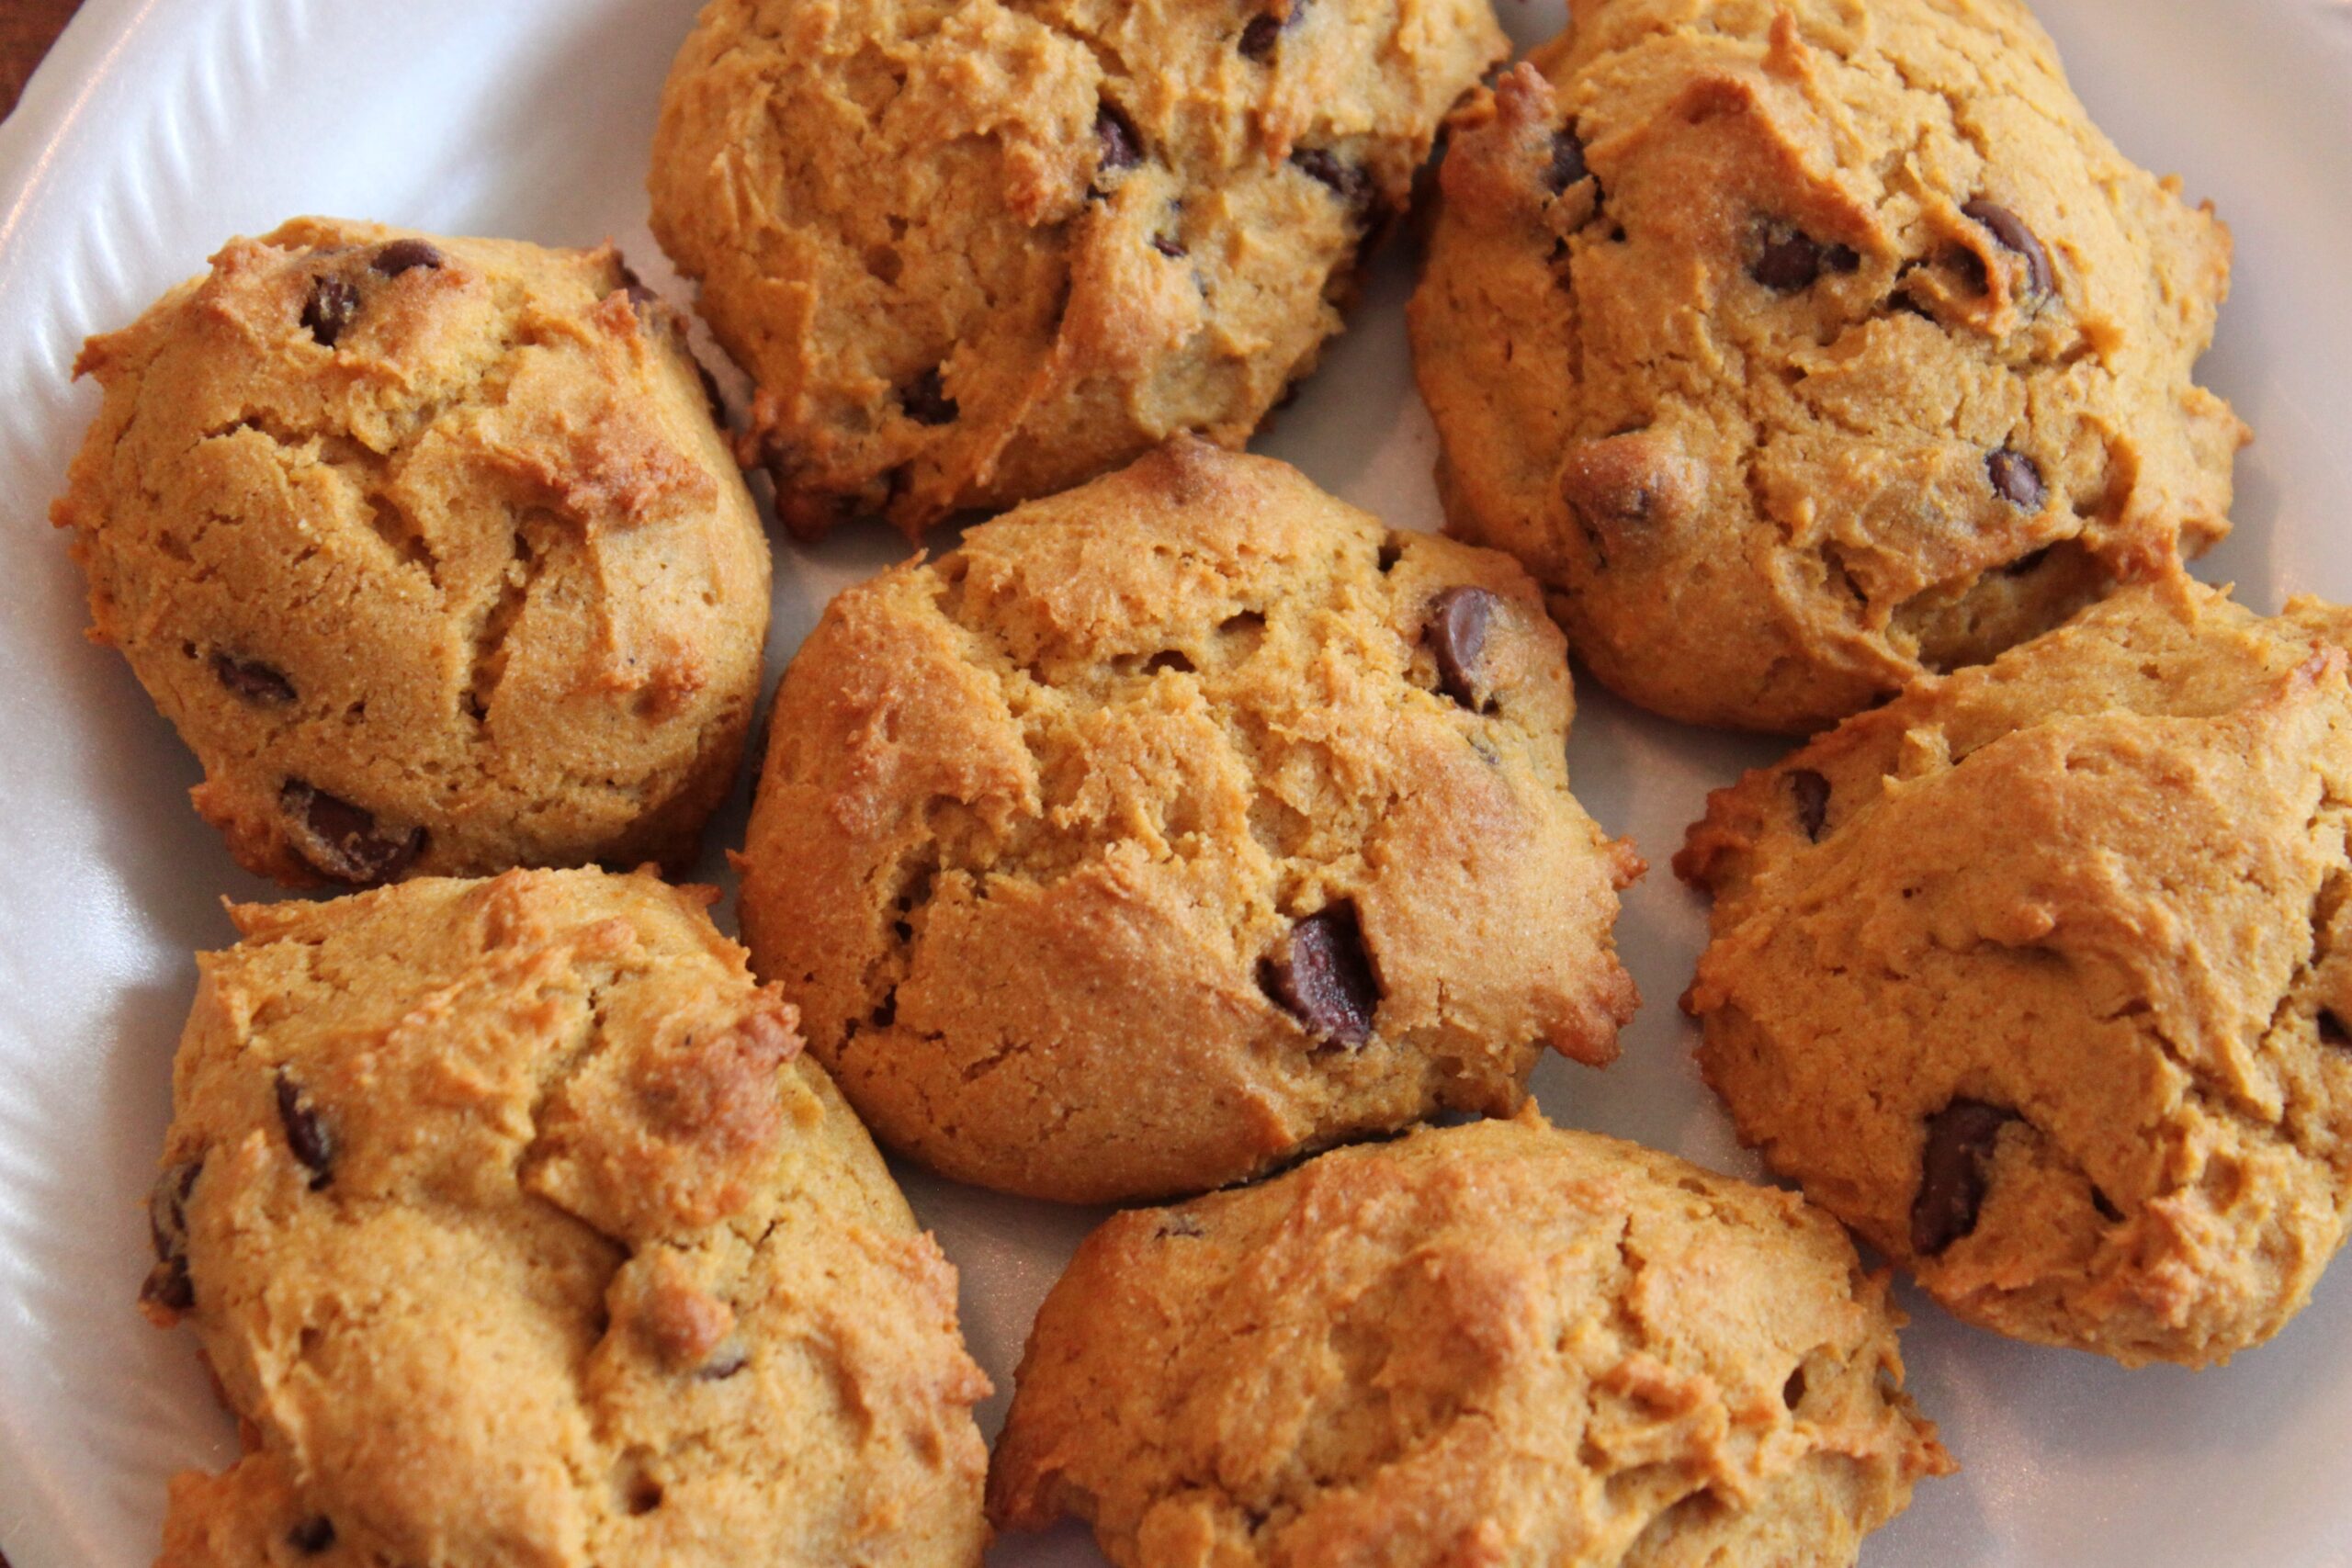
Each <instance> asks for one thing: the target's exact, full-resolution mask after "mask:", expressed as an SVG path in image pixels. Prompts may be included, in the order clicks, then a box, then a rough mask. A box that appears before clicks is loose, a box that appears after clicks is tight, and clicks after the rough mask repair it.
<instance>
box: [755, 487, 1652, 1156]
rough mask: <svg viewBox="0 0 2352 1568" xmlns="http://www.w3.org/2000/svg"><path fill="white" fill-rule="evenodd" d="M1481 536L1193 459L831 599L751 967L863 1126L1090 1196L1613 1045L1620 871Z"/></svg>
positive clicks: (1503, 1083)
mask: <svg viewBox="0 0 2352 1568" xmlns="http://www.w3.org/2000/svg"><path fill="white" fill-rule="evenodd" d="M1571 706H1572V704H1571V700H1570V694H1569V685H1568V672H1567V665H1566V659H1565V657H1564V651H1563V648H1562V643H1561V639H1560V636H1559V633H1558V631H1557V630H1556V629H1555V627H1554V626H1552V625H1551V623H1550V621H1549V620H1548V619H1547V618H1546V617H1545V615H1544V611H1543V605H1542V603H1541V601H1540V600H1539V599H1538V597H1537V596H1536V592H1535V588H1534V584H1533V583H1532V582H1530V581H1528V579H1527V577H1526V575H1525V574H1524V573H1523V572H1521V570H1519V568H1518V567H1517V566H1515V565H1514V564H1512V562H1511V561H1510V558H1508V557H1504V556H1500V555H1497V554H1494V553H1492V552H1490V551H1485V550H1474V549H1471V548H1469V547H1466V546H1463V545H1458V544H1454V543H1453V542H1451V541H1448V540H1444V539H1439V538H1434V537H1431V536H1428V535H1421V534H1397V533H1391V532H1389V531H1387V530H1386V529H1385V528H1383V527H1382V526H1381V525H1380V523H1379V522H1378V520H1377V519H1375V518H1373V517H1371V516H1369V515H1367V514H1365V513H1362V512H1359V511H1357V510H1356V509H1355V508H1353V507H1351V506H1348V505H1346V504H1344V503H1343V502H1339V501H1336V500H1334V499H1333V498H1331V497H1330V496H1328V495H1326V494H1324V493H1323V492H1322V491H1318V490H1317V489H1316V488H1315V487H1314V486H1313V485H1312V484H1310V483H1308V482H1307V480H1306V479H1305V478H1304V477H1303V476H1301V475H1300V474H1299V473H1298V472H1297V471H1296V470H1295V469H1293V468H1289V467H1287V466H1285V465H1283V464H1281V463H1277V462H1272V461H1270V460H1268V459H1265V458H1260V457H1240V456H1236V455H1233V454H1230V453H1227V452H1225V451H1224V450H1222V449H1221V448H1218V447H1216V446H1210V445H1209V444H1207V443H1205V442H1199V441H1183V442H1180V443H1177V444H1175V445H1172V446H1168V447H1166V448H1164V449H1162V450H1160V451H1158V452H1156V453H1153V454H1151V455H1150V456H1148V457H1145V458H1144V459H1142V460H1141V461H1139V462H1137V463H1136V464H1135V465H1133V466H1132V467H1130V468H1126V469H1125V470H1123V471H1122V472H1120V473H1118V474H1115V475H1113V476H1110V477H1109V478H1106V479H1100V480H1097V481H1095V482H1093V483H1091V484H1089V485H1086V486H1084V487H1081V488H1080V489H1078V490H1075V491H1069V492H1067V493H1065V494H1063V495H1059V496H1057V497H1054V498H1053V499H1051V500H1048V501H1043V502H1032V503H1031V504H1029V505H1027V506H1024V507H1023V508H1020V509H1019V510H1017V511H1015V512H1013V513H1009V514H1008V515H1006V516H1005V517H1002V518H1001V519H999V520H997V521H995V522H993V523H989V524H987V525H983V526H980V527H978V528H975V529H973V530H971V531H970V532H969V533H968V534H967V535H966V536H965V537H964V543H963V546H962V547H961V548H959V549H958V550H956V552H955V553H953V554H951V555H948V556H946V557H944V558H941V559H939V560H936V561H933V562H928V563H917V564H910V565H908V566H905V567H901V568H899V569H897V570H892V571H888V572H886V573H884V574H883V575H882V576H880V577H878V578H876V579H874V580H873V581H869V582H867V583H865V584H863V585H861V586H859V587H857V588H854V589H852V590H850V591H849V592H845V593H843V594H842V595H841V597H839V598H838V599H836V600H835V601H834V602H833V604H831V607H830V608H829V609H828V610H827V611H826V613H825V615H824V617H823V619H822V620H821V621H820V623H819V625H818V627H817V629H816V630H815V631H814V632H813V633H811V634H810V636H809V640H808V641H807V643H805V644H804V645H803V646H802V648H801V649H800V651H799V653H798V655H797V657H796V658H795V659H794V660H793V662H792V665H791V668H790V669H789V670H787V671H786V673H785V678H784V683H783V687H782V690H781V693H780V694H779V695H778V697H777V699H776V705H775V716H774V718H773V721H772V723H771V727H770V734H771V739H770V740H769V743H768V754H767V759H766V763H765V768H764V772H763V775H762V778H761V783H760V791H759V796H758V799H757V801H756V803H755V805H754V807H753V810H752V824H751V831H750V841H749V844H748V846H747V848H746V851H745V853H744V855H743V857H742V859H741V863H740V864H741V870H742V874H743V894H742V919H743V931H744V934H745V940H746V941H747V942H750V944H751V947H752V961H753V964H754V965H755V966H756V968H757V969H758V971H759V973H760V974H761V976H763V978H766V979H769V980H772V981H774V982H775V983H776V984H777V985H779V986H780V987H782V988H783V990H784V994H785V995H786V997H787V998H790V999H791V1000H792V1001H793V1002H794V1003H795V1004H796V1005H797V1007H798V1008H799V1010H800V1015H801V1019H802V1023H803V1027H804V1028H805V1029H806V1030H807V1032H808V1034H809V1044H810V1046H811V1048H812V1049H813V1050H814V1051H815V1052H816V1054H817V1055H818V1056H819V1057H820V1058H821V1059H822V1060H823V1061H824V1062H825V1064H826V1065H827V1066H829V1067H831V1069H832V1070H833V1072H834V1075H835V1076H836V1077H838V1078H839V1080H840V1082H841V1085H842V1090H843V1092H845V1093H846V1094H847V1095H848V1096H849V1098H850V1100H851V1101H852V1102H853V1103H854V1104H855V1105H856V1106H857V1108H858V1111H859V1113H860V1114H861V1115H863V1116H864V1117H865V1120H866V1122H867V1123H868V1125H870V1126H871V1127H873V1128H874V1130H875V1133H876V1136H878V1137H879V1138H880V1139H881V1140H882V1141H883V1142H884V1143H885V1144H888V1145H891V1146H892V1147H894V1148H897V1149H899V1150H901V1151H903V1152H905V1153H908V1154H910V1155H913V1156H916V1157H918V1158H920V1159H922V1160H924V1161H925V1162H927V1163H929V1164H930V1165H932V1166H933V1167H935V1168H938V1169H940V1170H942V1171H944V1172H945V1173H947V1174H948V1175H950V1176H953V1177H956V1178H957V1179H961V1180H967V1181H975V1182H978V1183H981V1184H983V1185H985V1186H989V1187H995V1188H999V1189H1002V1190H1009V1191H1014V1192H1022V1193H1027V1194H1031V1195H1034V1196H1040V1197H1047V1198H1057V1199H1064V1200H1069V1201H1114V1200H1118V1199H1125V1198H1135V1197H1141V1196H1154V1195H1160V1194H1167V1193H1173V1192H1181V1191H1197V1190H1201V1189H1203V1188H1207V1187H1213V1186H1216V1185H1218V1184H1220V1183H1223V1182H1227V1181H1232V1180H1237V1179H1240V1178H1242V1177H1246V1176H1249V1175H1251V1174H1253V1173H1255V1172H1257V1171H1261V1170H1263V1169H1265V1168H1268V1167H1269V1166H1271V1165H1272V1164H1274V1163H1276V1162H1278V1161H1281V1160H1283V1159H1286V1158H1289V1157H1291V1156H1295V1155H1297V1154H1299V1153H1301V1152H1303V1151H1304V1150H1306V1149H1309V1148H1313V1147H1315V1146H1317V1145H1325V1144H1329V1143H1333V1142H1336V1141H1338V1140H1340V1139H1343V1138H1347V1137H1351V1136H1356V1135H1360V1134H1368V1133H1378V1132H1385V1131H1388V1130H1391V1129H1394V1128H1397V1127H1401V1126H1403V1125H1405V1124H1407V1123H1408V1122H1414V1121H1417V1120H1419V1119H1420V1118H1422V1117H1424V1116H1427V1115H1429V1114H1430V1113H1432V1112H1434V1111H1443V1110H1460V1111H1484V1112H1508V1111H1510V1110H1512V1109H1513V1108H1514V1107H1516V1106H1517V1105H1518V1104H1519V1103H1520V1100H1521V1096H1522V1094H1523V1092H1524V1091H1523V1086H1524V1084H1525V1081H1526V1078H1527V1075H1528V1073H1529V1071H1530V1070H1531V1069H1532V1066H1534V1063H1535V1061H1536V1058H1537V1057H1538V1056H1539V1055H1541V1054H1542V1052H1543V1049H1544V1046H1545V1045H1546V1044H1550V1045H1552V1046H1554V1047H1555V1048H1556V1049H1558V1050H1560V1051H1561V1052H1563V1053H1564V1054H1566V1055H1570V1056H1572V1057H1575V1058H1576V1059H1577V1060H1579V1061H1583V1062H1588V1063H1592V1064H1599V1063H1601V1062H1605V1061H1607V1060H1608V1059H1609V1058H1610V1057H1611V1056H1612V1055H1614V1054H1615V1050H1616V1044H1615V1041H1616V1032H1617V1028H1618V1026H1619V1024H1620V1023H1622V1022H1623V1021H1624V1020H1625V1019H1626V1018H1628V1017H1630V1016H1631V1014H1632V1011H1633V1009H1634V1000H1635V998H1634V987H1633V982H1632V981H1631V979H1630V978H1628V977H1627V976H1626V975H1625V973H1624V971H1623V969H1622V968H1621V967H1620V966H1619V964H1618V963H1617V958H1616V954H1615V952H1614V949H1613V947H1612V945H1611V922H1612V921H1613V920H1614V919H1615V916H1616V912H1617V897H1616V893H1617V889H1618V888H1620V887H1622V886H1624V885H1625V884H1626V883H1628V882H1630V881H1631V880H1632V879H1633V878H1634V876H1635V875H1637V874H1639V872H1640V870H1641V863H1640V861H1639V860H1638V859H1637V858H1636V857H1635V856H1634V853H1633V851H1632V849H1631V847H1630V846H1629V845H1626V844H1624V843H1623V842H1612V841H1611V840H1607V839H1605V838H1604V837H1603V836H1602V835H1601V833H1600V830H1599V829H1597V828H1595V827H1594V826H1593V823H1592V821H1591V819H1590V818H1588V817H1587V816H1586V815H1585V813H1584V811H1583V809H1582V808H1581V807H1579V806H1578V805H1577V802H1576V800H1575V797H1574V796H1572V795H1569V793H1568V780H1567V772H1566V764H1565V760H1564V755H1563V747H1564V744H1565V741H1566V733H1567V727H1568V720H1569V716H1570V711H1571Z"/></svg>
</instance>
